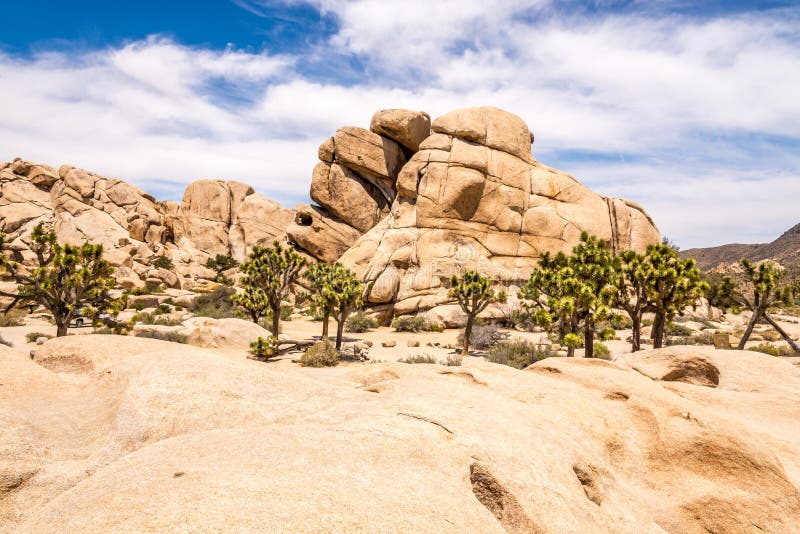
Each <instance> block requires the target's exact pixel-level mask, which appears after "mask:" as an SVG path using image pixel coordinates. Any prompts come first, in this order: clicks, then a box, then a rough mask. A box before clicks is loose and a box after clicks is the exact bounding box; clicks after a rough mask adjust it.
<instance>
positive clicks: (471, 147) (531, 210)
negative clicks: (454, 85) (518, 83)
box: [340, 107, 659, 314]
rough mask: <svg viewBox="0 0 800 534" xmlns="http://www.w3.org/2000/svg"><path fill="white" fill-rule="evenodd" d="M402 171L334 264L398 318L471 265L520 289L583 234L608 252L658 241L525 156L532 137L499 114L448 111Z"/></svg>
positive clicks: (648, 227) (617, 205)
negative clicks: (391, 192) (383, 212)
mask: <svg viewBox="0 0 800 534" xmlns="http://www.w3.org/2000/svg"><path fill="white" fill-rule="evenodd" d="M433 131H434V132H436V133H434V134H433V135H431V136H430V137H428V138H427V139H426V140H425V141H424V142H423V143H422V144H421V145H420V151H419V152H417V153H416V154H414V155H413V156H412V157H411V159H410V161H409V162H408V163H406V164H405V166H404V167H403V169H402V171H401V172H400V174H399V176H398V179H397V184H396V188H397V191H398V194H397V198H396V199H395V201H394V203H393V204H392V210H391V213H390V214H389V216H388V217H387V218H386V219H384V220H383V221H381V223H380V224H378V225H376V226H375V227H373V228H372V229H371V230H370V231H369V232H367V233H366V234H364V235H363V236H362V237H361V238H359V240H358V241H357V242H356V243H355V244H354V245H353V247H351V248H350V249H349V250H348V251H347V252H346V253H345V254H344V255H343V256H342V257H341V258H340V261H341V262H342V263H343V264H344V265H346V266H347V267H349V268H351V269H353V270H355V271H356V272H357V273H358V274H359V275H360V276H361V277H362V278H363V279H364V280H365V281H367V282H373V283H374V285H373V286H372V293H371V294H370V295H369V297H368V300H369V302H371V303H373V304H384V303H387V302H390V301H393V302H394V310H395V313H396V314H400V313H409V312H414V311H416V310H420V309H428V308H431V307H434V306H437V305H440V304H444V303H446V302H447V300H448V298H447V287H446V286H447V284H448V283H449V278H450V276H451V275H452V274H454V273H456V272H460V270H462V269H473V270H478V271H480V272H482V273H483V274H485V275H488V276H490V277H492V278H494V279H496V280H498V281H499V282H500V283H501V284H504V285H512V284H514V285H520V284H521V283H523V282H524V281H525V280H526V279H527V277H528V276H529V275H530V272H531V270H532V269H533V268H534V267H535V265H536V264H537V262H538V256H539V254H540V253H542V252H545V251H548V252H552V253H555V252H559V251H564V252H568V251H569V250H571V248H572V247H573V246H574V245H575V244H577V242H578V240H579V237H580V234H581V232H582V231H587V232H589V233H591V234H594V235H596V236H598V237H600V238H602V239H605V240H607V241H609V242H610V243H611V245H612V248H614V249H615V250H622V249H628V248H633V249H636V250H643V249H644V248H645V247H646V246H647V245H648V244H650V243H654V242H657V241H658V240H659V233H658V230H657V229H656V227H655V226H654V224H653V223H652V221H651V220H650V219H649V218H648V217H647V215H646V214H645V213H644V212H643V211H641V208H639V207H638V206H636V205H635V204H633V203H631V202H628V201H622V200H617V199H607V198H604V197H602V196H600V195H598V194H597V193H594V192H593V191H591V190H590V189H588V188H586V187H584V186H583V185H581V184H580V183H579V182H578V181H577V180H575V179H574V178H573V177H572V176H569V175H568V174H565V173H563V172H561V171H558V170H555V169H552V168H550V167H546V166H544V165H542V164H541V163H539V162H538V161H536V160H535V159H534V158H533V156H532V155H531V152H530V132H529V130H528V128H527V126H526V125H525V123H524V122H523V121H522V120H521V119H520V118H519V117H517V116H516V115H513V114H511V113H508V112H506V111H502V110H499V109H497V108H488V107H484V108H469V109H464V110H456V111H453V112H450V113H448V114H446V115H444V116H442V117H439V118H438V119H436V120H435V121H434V122H433Z"/></svg>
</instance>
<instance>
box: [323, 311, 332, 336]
mask: <svg viewBox="0 0 800 534" xmlns="http://www.w3.org/2000/svg"><path fill="white" fill-rule="evenodd" d="M330 320H331V312H330V310H328V309H326V310H325V311H324V312H323V314H322V341H327V340H328V322H329V321H330Z"/></svg>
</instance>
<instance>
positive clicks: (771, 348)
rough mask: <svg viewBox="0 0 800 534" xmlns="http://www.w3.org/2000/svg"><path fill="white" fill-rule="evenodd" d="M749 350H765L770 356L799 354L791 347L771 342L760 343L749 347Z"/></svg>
mask: <svg viewBox="0 0 800 534" xmlns="http://www.w3.org/2000/svg"><path fill="white" fill-rule="evenodd" d="M747 350H751V351H753V352H763V353H764V354H769V355H770V356H797V354H795V353H794V351H793V350H792V349H790V348H789V347H784V346H780V347H777V346H775V345H770V344H769V343H761V344H760V345H754V346H752V347H747Z"/></svg>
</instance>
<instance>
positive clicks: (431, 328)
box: [425, 322, 444, 332]
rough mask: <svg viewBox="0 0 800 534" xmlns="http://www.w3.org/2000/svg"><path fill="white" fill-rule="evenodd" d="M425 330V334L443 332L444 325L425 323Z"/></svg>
mask: <svg viewBox="0 0 800 534" xmlns="http://www.w3.org/2000/svg"><path fill="white" fill-rule="evenodd" d="M425 330H426V331H427V332H444V325H443V324H442V323H434V322H430V323H425Z"/></svg>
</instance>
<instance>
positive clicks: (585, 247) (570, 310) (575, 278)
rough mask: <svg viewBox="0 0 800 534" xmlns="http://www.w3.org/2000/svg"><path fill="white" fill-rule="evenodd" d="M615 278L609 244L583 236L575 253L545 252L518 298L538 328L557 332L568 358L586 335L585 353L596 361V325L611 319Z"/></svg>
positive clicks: (584, 234) (573, 251) (592, 237)
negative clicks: (581, 335) (594, 357)
mask: <svg viewBox="0 0 800 534" xmlns="http://www.w3.org/2000/svg"><path fill="white" fill-rule="evenodd" d="M616 277H617V272H616V269H615V261H614V257H613V256H612V254H611V251H610V250H608V248H607V247H606V243H605V241H603V240H600V239H597V238H596V237H594V236H590V235H589V234H587V233H586V232H583V233H582V234H581V240H580V243H578V245H576V246H575V247H574V248H573V249H572V254H571V255H569V256H568V255H566V254H564V253H562V252H559V253H558V254H557V255H556V256H551V255H550V254H548V253H543V254H542V255H541V256H540V257H539V266H538V268H537V269H535V270H534V271H533V273H532V274H531V277H530V279H528V282H527V283H526V284H525V285H524V286H523V287H522V288H521V289H520V291H519V294H518V296H519V298H520V299H521V300H523V301H524V302H525V304H526V305H527V306H528V307H529V308H530V309H532V310H533V313H534V318H535V320H536V322H537V323H538V324H539V325H541V326H543V327H545V328H555V329H556V330H557V331H558V333H559V337H560V338H561V341H562V343H564V344H565V345H566V346H567V355H568V356H574V355H575V348H576V346H577V345H578V343H576V342H575V341H576V339H579V338H578V337H577V336H578V335H579V334H580V332H581V331H583V346H584V349H585V354H586V357H587V358H591V357H592V356H593V355H594V337H595V332H596V330H597V328H596V325H597V323H598V322H600V321H602V320H604V319H607V318H608V317H609V316H610V315H611V304H612V303H613V301H614V297H615V295H616V289H615V287H616V286H615V283H616ZM567 341H568V342H567Z"/></svg>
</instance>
